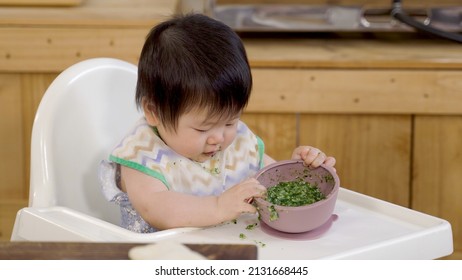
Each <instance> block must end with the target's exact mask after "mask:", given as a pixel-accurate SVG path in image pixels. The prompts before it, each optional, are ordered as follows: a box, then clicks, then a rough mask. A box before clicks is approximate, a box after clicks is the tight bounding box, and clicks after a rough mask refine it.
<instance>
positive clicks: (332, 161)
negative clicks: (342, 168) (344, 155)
mask: <svg viewBox="0 0 462 280" xmlns="http://www.w3.org/2000/svg"><path fill="white" fill-rule="evenodd" d="M336 162H337V161H336V159H335V158H334V157H327V158H326V160H325V161H324V164H325V165H327V166H331V167H334V165H335V163H336Z"/></svg>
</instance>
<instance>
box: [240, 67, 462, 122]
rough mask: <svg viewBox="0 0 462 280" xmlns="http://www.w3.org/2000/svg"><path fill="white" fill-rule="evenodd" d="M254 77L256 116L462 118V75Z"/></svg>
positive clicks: (277, 73)
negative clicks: (342, 115) (441, 115)
mask: <svg viewBox="0 0 462 280" xmlns="http://www.w3.org/2000/svg"><path fill="white" fill-rule="evenodd" d="M252 73H253V78H254V90H253V93H252V96H251V100H250V103H249V106H248V108H247V110H248V111H250V112H301V113H303V112H305V113H361V114H363V113H373V114H374V113H375V114H377V113H380V114H415V113H422V114H440V113H444V114H462V106H460V104H462V95H461V94H460V88H462V72H460V71H443V70H438V71H437V70H433V71H426V70H354V69H346V70H332V69H330V70H329V69H326V70H310V69H271V68H268V69H260V68H258V69H253V70H252ZM397 100H399V102H397Z"/></svg>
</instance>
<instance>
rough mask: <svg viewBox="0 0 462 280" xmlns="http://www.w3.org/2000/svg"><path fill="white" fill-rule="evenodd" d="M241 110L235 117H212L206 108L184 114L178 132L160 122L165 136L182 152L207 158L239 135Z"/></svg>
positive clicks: (174, 148) (161, 130)
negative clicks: (238, 127) (238, 126)
mask: <svg viewBox="0 0 462 280" xmlns="http://www.w3.org/2000/svg"><path fill="white" fill-rule="evenodd" d="M239 117H240V114H237V115H235V116H233V117H231V118H226V119H225V118H220V117H214V118H210V117H209V116H208V114H207V111H206V110H202V111H200V110H193V111H191V112H189V113H186V114H184V115H182V116H180V118H179V120H178V127H177V130H176V132H175V131H173V130H168V129H166V128H165V127H164V126H162V125H159V126H157V129H158V131H159V134H160V136H161V137H162V140H164V142H165V143H166V144H167V145H168V146H169V147H170V148H172V149H173V150H174V151H175V152H177V153H178V154H180V155H182V156H184V157H187V158H189V159H192V160H194V161H197V162H204V161H206V160H208V159H210V158H211V157H213V156H214V155H215V154H216V153H217V152H218V151H220V150H224V149H226V148H227V147H228V146H229V145H230V144H231V143H232V142H233V140H234V138H235V137H236V132H237V124H238V121H239Z"/></svg>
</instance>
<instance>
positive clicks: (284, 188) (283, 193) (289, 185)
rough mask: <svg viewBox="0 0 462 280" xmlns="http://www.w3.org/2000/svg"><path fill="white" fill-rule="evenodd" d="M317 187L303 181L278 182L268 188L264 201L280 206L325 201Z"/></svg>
mask: <svg viewBox="0 0 462 280" xmlns="http://www.w3.org/2000/svg"><path fill="white" fill-rule="evenodd" d="M325 198H326V196H325V195H324V194H323V193H322V192H321V191H320V190H319V188H318V187H317V186H312V185H311V184H310V183H308V182H305V181H303V180H296V181H289V182H280V183H278V184H277V185H275V186H273V187H270V188H268V190H267V198H266V200H267V201H268V202H270V203H272V204H275V205H280V206H302V205H308V204H312V203H314V202H317V201H320V200H323V199H325Z"/></svg>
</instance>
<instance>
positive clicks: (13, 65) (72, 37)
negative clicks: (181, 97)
mask: <svg viewBox="0 0 462 280" xmlns="http://www.w3.org/2000/svg"><path fill="white" fill-rule="evenodd" d="M148 31H149V28H138V29H124V28H72V29H71V30H69V29H64V28H56V27H55V28H33V29H24V28H19V27H2V28H0V71H14V72H29V73H30V72H32V73H37V72H51V73H53V72H61V71H62V70H64V69H66V68H67V67H69V66H71V65H72V64H75V63H76V62H78V61H81V60H85V59H88V58H94V57H113V58H119V59H123V60H126V61H129V62H131V63H136V62H137V61H138V56H139V53H140V52H141V48H142V46H143V43H144V38H145V36H146V35H147V34H148ZM25 38H27V39H25ZM24 40H27V42H24Z"/></svg>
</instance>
